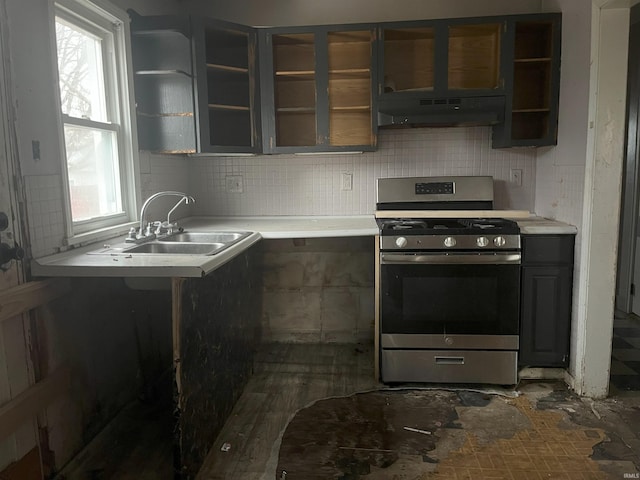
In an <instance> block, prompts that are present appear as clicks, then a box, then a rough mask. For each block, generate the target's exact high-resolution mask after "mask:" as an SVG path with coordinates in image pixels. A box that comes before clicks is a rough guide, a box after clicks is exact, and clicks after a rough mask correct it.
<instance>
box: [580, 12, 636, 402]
mask: <svg viewBox="0 0 640 480" xmlns="http://www.w3.org/2000/svg"><path fill="white" fill-rule="evenodd" d="M598 3H600V2H598V1H596V2H594V3H593V5H592V30H591V31H592V36H591V39H592V41H591V59H592V66H591V74H590V85H591V88H590V94H589V99H590V100H589V132H588V135H587V157H586V169H585V188H584V203H583V204H584V209H583V220H582V229H583V234H582V246H581V252H580V265H581V273H580V280H579V285H578V315H577V317H576V318H577V321H578V325H577V326H576V334H577V343H576V347H577V348H576V352H575V359H576V368H575V372H574V375H575V389H576V392H577V393H578V394H579V395H583V396H588V397H594V398H602V397H606V396H607V394H608V390H609V370H610V365H611V339H612V333H613V314H614V298H615V281H616V278H615V277H616V275H615V272H616V263H617V242H618V227H619V211H620V193H619V192H620V188H621V181H622V164H623V155H624V132H625V127H624V126H625V110H626V87H627V85H626V79H627V74H626V72H627V51H628V45H629V9H628V8H623V9H602V8H600V7H599V6H598Z"/></svg>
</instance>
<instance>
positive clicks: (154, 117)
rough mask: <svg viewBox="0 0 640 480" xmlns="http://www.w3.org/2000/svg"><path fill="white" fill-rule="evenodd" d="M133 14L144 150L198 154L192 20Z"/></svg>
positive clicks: (140, 140) (140, 134)
mask: <svg viewBox="0 0 640 480" xmlns="http://www.w3.org/2000/svg"><path fill="white" fill-rule="evenodd" d="M129 14H130V16H131V37H132V41H131V44H132V57H133V69H134V82H135V100H136V116H137V124H138V143H139V146H140V149H142V150H150V151H154V152H165V153H194V152H196V134H195V123H194V118H195V112H194V99H193V77H194V75H193V69H192V63H191V25H190V22H189V18H188V17H187V16H174V15H172V16H151V17H143V16H140V15H137V14H136V13H135V12H133V11H131V10H130V11H129Z"/></svg>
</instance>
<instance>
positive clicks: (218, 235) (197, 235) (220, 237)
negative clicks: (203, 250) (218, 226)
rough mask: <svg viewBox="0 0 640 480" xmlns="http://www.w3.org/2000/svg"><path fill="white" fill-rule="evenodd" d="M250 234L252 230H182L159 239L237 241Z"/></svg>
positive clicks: (176, 240)
mask: <svg viewBox="0 0 640 480" xmlns="http://www.w3.org/2000/svg"><path fill="white" fill-rule="evenodd" d="M249 235H251V232H181V233H174V234H172V235H169V236H167V237H164V238H162V239H160V240H159V241H161V242H169V243H174V242H180V243H185V242H187V243H229V242H234V243H235V242H239V241H240V240H242V239H243V238H246V237H248V236H249Z"/></svg>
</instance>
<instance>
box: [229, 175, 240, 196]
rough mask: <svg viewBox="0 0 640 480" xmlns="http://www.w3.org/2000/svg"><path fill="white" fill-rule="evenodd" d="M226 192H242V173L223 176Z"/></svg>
mask: <svg viewBox="0 0 640 480" xmlns="http://www.w3.org/2000/svg"><path fill="white" fill-rule="evenodd" d="M225 182H226V186H227V193H242V192H243V191H244V189H243V186H242V175H227V176H226V177H225Z"/></svg>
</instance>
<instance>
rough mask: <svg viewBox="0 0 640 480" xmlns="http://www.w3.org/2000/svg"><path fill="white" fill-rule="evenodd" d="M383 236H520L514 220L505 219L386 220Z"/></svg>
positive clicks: (382, 222) (382, 223)
mask: <svg viewBox="0 0 640 480" xmlns="http://www.w3.org/2000/svg"><path fill="white" fill-rule="evenodd" d="M378 226H379V227H380V233H381V235H395V236H398V235H403V236H406V235H518V234H519V233H520V229H519V228H518V224H517V223H516V222H515V221H513V220H507V219H504V218H384V219H378Z"/></svg>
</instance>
